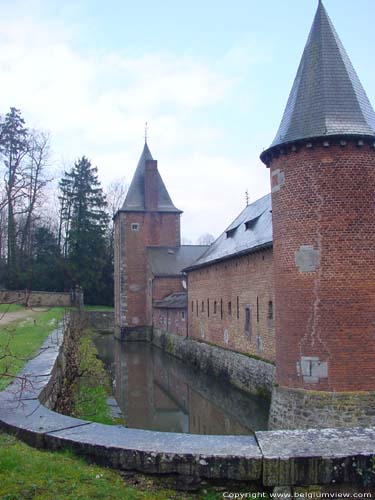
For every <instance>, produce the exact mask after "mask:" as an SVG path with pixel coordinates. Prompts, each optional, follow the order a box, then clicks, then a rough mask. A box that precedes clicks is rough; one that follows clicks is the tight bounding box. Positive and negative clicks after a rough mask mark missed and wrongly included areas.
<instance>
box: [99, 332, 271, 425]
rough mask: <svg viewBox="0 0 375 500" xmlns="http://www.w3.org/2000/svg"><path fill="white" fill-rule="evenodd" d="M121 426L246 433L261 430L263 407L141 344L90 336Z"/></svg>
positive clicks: (262, 403) (265, 407) (264, 419)
mask: <svg viewBox="0 0 375 500" xmlns="http://www.w3.org/2000/svg"><path fill="white" fill-rule="evenodd" d="M94 342H95V345H96V347H97V349H98V351H99V356H100V358H101V360H102V361H103V362H104V365H105V367H106V369H107V371H108V372H109V373H110V376H111V380H112V385H113V395H114V396H115V398H116V400H117V403H118V405H119V407H120V409H121V411H122V413H123V415H124V417H125V422H126V426H127V427H132V428H138V429H151V430H158V431H166V432H188V433H192V434H251V433H253V432H254V431H256V430H264V429H266V428H267V419H268V412H269V403H268V402H267V401H265V400H264V399H262V398H258V397H255V396H250V395H248V394H246V393H244V392H242V391H239V390H238V389H236V388H234V387H233V386H231V385H230V384H228V383H227V382H225V381H221V380H218V379H217V378H215V377H211V376H209V375H207V374H205V373H202V372H200V371H197V370H195V369H193V368H192V367H191V366H190V365H188V364H185V363H183V362H182V361H180V360H178V359H175V358H174V357H173V356H170V355H169V354H166V353H164V352H163V351H161V350H160V349H158V348H157V347H153V346H152V345H150V344H148V343H143V342H128V343H121V342H119V341H118V340H116V339H114V337H113V336H112V335H96V336H95V337H94Z"/></svg>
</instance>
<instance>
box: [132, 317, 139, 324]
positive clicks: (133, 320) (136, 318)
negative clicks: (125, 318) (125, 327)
mask: <svg viewBox="0 0 375 500" xmlns="http://www.w3.org/2000/svg"><path fill="white" fill-rule="evenodd" d="M132 324H133V325H139V318H138V317H137V316H133V317H132Z"/></svg>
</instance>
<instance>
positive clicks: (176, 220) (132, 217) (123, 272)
mask: <svg viewBox="0 0 375 500" xmlns="http://www.w3.org/2000/svg"><path fill="white" fill-rule="evenodd" d="M180 215H181V211H180V210H178V209H177V208H176V207H175V206H174V205H173V203H172V200H171V198H170V196H169V194H168V191H167V189H166V187H165V185H164V182H163V180H162V178H161V176H160V174H159V171H158V166H157V161H155V160H153V158H152V156H151V153H150V150H149V148H148V146H147V144H146V143H145V145H144V149H143V152H142V155H141V158H140V160H139V162H138V166H137V169H136V171H135V174H134V177H133V180H132V182H131V184H130V187H129V191H128V193H127V196H126V199H125V202H124V204H123V206H122V208H121V209H120V210H119V211H118V212H117V214H116V215H115V333H116V335H117V336H118V337H119V338H121V339H123V340H125V339H132V338H133V339H136V340H142V339H146V338H147V336H148V333H149V330H150V327H151V324H152V318H151V314H149V313H148V312H147V304H148V299H149V298H148V295H149V294H150V290H149V289H148V288H149V285H148V283H147V256H146V248H147V247H148V246H157V247H162V246H172V247H177V246H179V245H180ZM149 300H150V299H149Z"/></svg>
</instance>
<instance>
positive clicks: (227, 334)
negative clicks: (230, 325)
mask: <svg viewBox="0 0 375 500" xmlns="http://www.w3.org/2000/svg"><path fill="white" fill-rule="evenodd" d="M224 342H225V343H226V344H228V342H229V332H228V329H227V328H225V330H224Z"/></svg>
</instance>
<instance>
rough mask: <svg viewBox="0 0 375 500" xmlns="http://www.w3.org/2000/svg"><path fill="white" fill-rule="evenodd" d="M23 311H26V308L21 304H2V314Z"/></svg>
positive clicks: (0, 309) (0, 306) (0, 305)
mask: <svg viewBox="0 0 375 500" xmlns="http://www.w3.org/2000/svg"><path fill="white" fill-rule="evenodd" d="M21 309H25V306H21V305H20V304H0V314H3V313H7V312H15V311H21Z"/></svg>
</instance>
